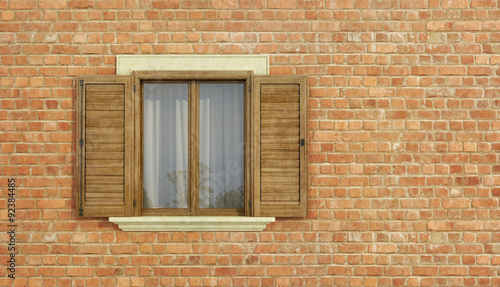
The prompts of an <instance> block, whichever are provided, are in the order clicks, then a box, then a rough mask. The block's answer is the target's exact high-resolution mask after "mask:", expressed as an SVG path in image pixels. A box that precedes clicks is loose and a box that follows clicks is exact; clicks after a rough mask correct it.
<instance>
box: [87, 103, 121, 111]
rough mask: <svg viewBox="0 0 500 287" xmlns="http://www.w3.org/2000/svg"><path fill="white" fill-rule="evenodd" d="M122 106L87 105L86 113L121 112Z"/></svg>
mask: <svg viewBox="0 0 500 287" xmlns="http://www.w3.org/2000/svg"><path fill="white" fill-rule="evenodd" d="M124 109H125V106H124V105H120V104H118V105H109V104H87V111H123V110H124Z"/></svg>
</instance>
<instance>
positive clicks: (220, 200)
mask: <svg viewBox="0 0 500 287" xmlns="http://www.w3.org/2000/svg"><path fill="white" fill-rule="evenodd" d="M243 95H244V85H243V84H237V83H234V84H232V83H228V84H200V181H199V182H200V197H199V198H200V208H243V202H244V201H243V182H244V181H243V174H244V133H243V131H244V104H243V103H244V101H243Z"/></svg>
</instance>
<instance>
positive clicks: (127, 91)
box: [76, 76, 133, 217]
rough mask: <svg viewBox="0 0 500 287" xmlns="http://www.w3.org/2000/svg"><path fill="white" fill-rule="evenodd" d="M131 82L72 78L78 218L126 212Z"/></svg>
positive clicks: (113, 78)
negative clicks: (74, 85) (75, 90)
mask: <svg viewBox="0 0 500 287" xmlns="http://www.w3.org/2000/svg"><path fill="white" fill-rule="evenodd" d="M131 83H132V81H131V77H130V76H96V77H82V78H78V83H77V85H78V98H77V103H78V109H77V110H78V119H77V125H78V134H77V147H78V148H77V151H78V152H77V158H78V159H77V160H78V186H77V190H78V192H77V207H76V209H77V215H79V216H85V217H108V216H126V215H129V214H130V213H131V212H132V210H131V198H132V197H131V195H132V194H131V192H132V143H133V137H132V124H133V122H132V91H131V88H132V84H131Z"/></svg>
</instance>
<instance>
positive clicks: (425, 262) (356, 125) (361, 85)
mask: <svg viewBox="0 0 500 287" xmlns="http://www.w3.org/2000/svg"><path fill="white" fill-rule="evenodd" d="M499 8H500V4H499V1H497V0H399V1H398V0H372V1H369V0H324V1H316V0H310V1H306V0H296V1H295V0H255V1H251V0H241V1H235V0H224V1H223V0H212V1H209V0H205V1H202V0H200V1H179V0H173V1H152V2H150V1H145V0H99V1H95V0H70V1H63V0H56V1H48V0H41V1H35V0H10V1H6V0H0V13H1V19H2V20H1V22H0V31H1V33H0V76H1V78H0V95H1V99H0V120H1V121H0V139H1V142H0V150H1V153H0V173H1V174H2V177H1V179H0V186H2V197H1V199H0V205H1V207H2V211H1V213H0V215H1V218H2V230H6V228H7V227H6V219H7V211H6V210H7V190H6V189H5V188H3V187H5V186H7V178H11V177H13V178H15V179H16V183H17V186H18V189H17V193H18V196H17V213H16V214H17V220H18V224H19V226H18V234H17V240H18V247H19V252H18V256H17V267H18V268H17V272H16V275H17V277H18V279H16V280H15V281H14V282H15V284H17V286H41V285H44V286H57V285H58V286H70V285H75V286H112V285H121V286H129V285H134V286H142V285H148V286H157V285H164V286H173V285H177V286H200V285H204V286H216V285H217V286H232V285H234V286H261V285H262V286H273V285H280V286H281V285H284V286H287V285H291V286H304V285H305V286H319V285H325V286H332V285H339V286H374V285H385V286H387V285H391V286H416V285H424V286H436V285H443V286H462V285H467V286H477V285H481V286H491V285H500V279H499V278H500V274H499V273H500V221H499V219H500V210H499V196H500V188H499V186H500V163H499V159H500V158H499V157H500V121H499V107H500V10H499ZM261 53H263V54H269V55H270V72H271V74H274V75H277V74H285V75H291V74H300V75H304V74H305V75H308V76H309V84H310V102H309V104H310V111H309V114H310V121H309V127H310V139H311V140H310V165H309V173H310V177H311V181H310V189H309V197H310V201H309V206H310V212H309V216H308V218H307V219H303V220H287V219H278V220H277V222H276V223H274V224H271V225H269V226H268V228H267V229H266V230H265V231H263V232H255V233H254V232H248V233H227V232H221V233H214V232H201V233H200V232H188V233H184V232H161V233H153V232H142V233H134V232H130V233H127V232H121V231H120V230H119V229H118V228H117V227H116V226H115V225H113V224H111V223H109V222H108V221H107V219H79V218H77V217H76V216H75V214H76V213H75V195H74V187H75V181H76V178H75V175H74V174H75V138H76V135H75V133H76V122H75V114H76V112H75V102H74V100H75V97H76V80H75V79H76V78H75V77H76V76H77V75H110V74H114V73H115V68H116V66H115V59H116V58H115V56H116V55H117V54H261ZM0 238H1V245H0V250H1V253H2V255H3V256H1V257H0V260H1V263H2V268H1V269H0V274H1V276H2V279H0V285H2V286H11V284H12V280H11V279H9V278H6V275H7V271H6V268H5V265H6V260H7V256H6V253H7V252H8V251H7V245H6V242H7V241H8V240H9V238H8V235H7V234H6V233H5V232H4V231H2V234H1V236H0Z"/></svg>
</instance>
